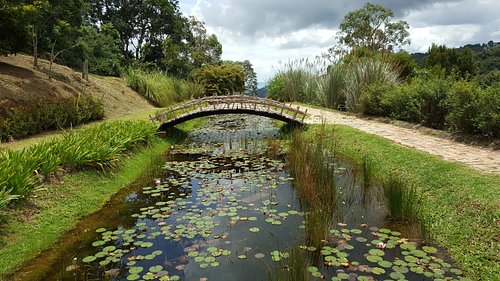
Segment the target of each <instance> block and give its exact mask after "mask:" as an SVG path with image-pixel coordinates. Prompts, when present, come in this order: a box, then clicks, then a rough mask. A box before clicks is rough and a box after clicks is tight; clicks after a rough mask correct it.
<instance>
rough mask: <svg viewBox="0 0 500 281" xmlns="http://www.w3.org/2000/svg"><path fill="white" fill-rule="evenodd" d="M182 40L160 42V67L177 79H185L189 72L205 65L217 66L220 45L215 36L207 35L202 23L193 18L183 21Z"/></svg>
mask: <svg viewBox="0 0 500 281" xmlns="http://www.w3.org/2000/svg"><path fill="white" fill-rule="evenodd" d="M182 36H184V40H178V39H177V37H167V38H166V39H165V40H164V41H163V42H162V52H163V59H162V65H161V66H162V67H163V68H164V69H165V70H166V71H167V72H168V73H170V74H173V75H175V76H177V77H187V76H188V75H189V74H190V73H191V71H193V70H194V69H197V68H200V67H202V66H203V65H206V64H219V63H220V61H221V59H220V56H221V54H222V45H221V44H220V42H219V40H218V39H217V36H215V35H213V34H212V35H208V33H207V31H206V29H205V27H204V26H203V22H201V21H199V20H197V19H196V18H194V17H189V18H187V19H185V21H184V27H183V34H182Z"/></svg>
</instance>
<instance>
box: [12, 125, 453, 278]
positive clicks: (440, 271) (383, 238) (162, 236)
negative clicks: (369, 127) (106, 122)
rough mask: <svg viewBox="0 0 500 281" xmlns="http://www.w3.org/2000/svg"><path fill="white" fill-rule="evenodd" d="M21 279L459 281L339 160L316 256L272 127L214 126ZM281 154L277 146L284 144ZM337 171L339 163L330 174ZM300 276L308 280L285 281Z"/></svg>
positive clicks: (437, 253)
mask: <svg viewBox="0 0 500 281" xmlns="http://www.w3.org/2000/svg"><path fill="white" fill-rule="evenodd" d="M207 122H208V124H207V125H206V126H204V127H203V128H200V129H198V130H196V131H195V132H193V133H192V134H191V137H190V140H189V141H187V142H186V144H185V145H183V146H178V147H174V148H172V149H171V150H169V152H168V153H167V154H166V155H165V157H166V158H165V160H163V161H160V162H157V163H156V167H155V168H152V170H151V171H150V173H148V174H146V175H144V177H142V178H141V179H140V180H138V181H137V182H135V183H133V184H131V186H130V187H129V188H128V189H125V190H124V191H123V192H121V193H119V194H118V195H117V196H116V197H115V198H114V199H113V200H112V201H111V202H110V204H108V205H107V206H106V207H105V209H103V210H102V211H101V212H99V213H97V214H94V215H92V216H91V217H89V218H86V219H84V220H82V222H81V223H80V225H79V226H78V227H77V229H75V230H74V231H72V232H71V233H70V234H68V236H67V237H65V238H64V239H62V240H61V242H60V243H59V244H58V245H57V246H56V247H55V249H54V250H51V251H48V252H46V253H43V254H42V255H40V257H39V258H37V259H36V260H34V261H33V262H32V263H31V264H29V265H27V266H26V267H25V268H24V269H23V270H22V271H20V272H18V273H17V274H16V275H15V276H13V279H14V280H68V281H69V280H163V281H164V280H218V281H225V280H249V281H250V280H314V279H327V280H438V279H445V278H447V279H450V280H451V279H456V280H459V279H460V278H461V277H460V275H461V271H460V270H459V269H456V268H454V267H453V263H452V262H451V261H450V260H449V259H448V258H447V257H446V255H445V252H444V251H443V250H442V249H439V248H438V247H436V246H434V245H426V244H422V243H420V242H421V239H420V234H419V231H416V229H418V227H417V226H416V225H414V224H413V225H412V224H400V225H398V224H394V223H391V222H390V221H388V220H387V211H386V209H385V206H384V202H383V198H381V195H380V192H378V191H377V188H376V187H371V188H370V189H366V188H365V187H364V186H363V184H362V182H361V178H362V177H360V175H359V173H358V172H357V170H356V169H355V168H354V167H352V166H350V165H349V164H348V162H344V161H340V160H338V159H333V158H332V159H330V160H329V161H331V162H333V161H335V165H334V167H335V168H334V169H333V170H332V174H331V175H329V177H332V178H333V179H334V181H335V188H336V191H335V192H336V193H337V197H336V199H335V200H336V203H335V206H336V208H335V213H334V214H333V216H331V218H330V219H331V220H332V222H331V223H332V224H331V225H332V227H331V229H330V231H329V235H328V236H327V237H324V239H323V240H321V243H320V244H318V245H309V244H308V242H306V241H308V240H307V239H306V237H307V236H308V235H307V231H308V228H307V227H306V225H307V223H306V221H305V220H306V219H307V214H306V213H305V209H304V204H303V203H302V201H301V199H300V198H299V197H298V195H297V192H296V190H295V184H296V181H295V179H294V178H292V177H291V176H290V172H289V170H288V169H289V168H288V165H287V159H286V157H285V155H284V154H282V153H276V151H274V153H270V152H272V150H276V144H277V142H276V141H273V140H272V138H275V137H277V136H278V135H279V131H278V129H277V128H276V127H275V126H274V125H273V121H271V120H268V119H266V118H261V117H248V116H240V115H235V116H232V115H230V116H229V117H219V118H211V119H209V121H207ZM278 146H279V144H278ZM332 164H333V163H332ZM297 264H298V265H299V266H301V267H302V271H304V276H305V277H302V279H298V278H299V277H298V276H292V277H290V275H289V274H288V275H287V274H282V273H283V272H285V273H287V272H288V273H289V272H294V271H293V270H294V268H292V267H294V266H297Z"/></svg>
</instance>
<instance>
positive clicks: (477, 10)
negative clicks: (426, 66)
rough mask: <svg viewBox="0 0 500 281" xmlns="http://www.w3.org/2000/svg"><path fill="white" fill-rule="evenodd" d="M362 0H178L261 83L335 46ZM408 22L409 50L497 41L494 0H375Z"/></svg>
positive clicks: (499, 25) (499, 21)
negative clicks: (286, 64)
mask: <svg viewBox="0 0 500 281" xmlns="http://www.w3.org/2000/svg"><path fill="white" fill-rule="evenodd" d="M365 2H366V1H364V0H308V1H303V0H300V1H299V0H253V1H249V0H218V1H209V0H181V1H180V7H181V9H182V11H183V12H184V13H185V14H189V15H194V16H196V17H197V18H199V19H200V20H202V21H204V22H205V24H206V27H207V30H208V31H209V32H210V33H214V34H216V35H217V37H218V39H219V41H220V42H221V43H222V46H223V55H222V57H223V59H225V60H245V59H248V60H250V61H251V62H252V64H253V66H254V69H255V70H256V72H257V76H258V78H259V81H260V82H265V81H267V80H268V79H270V78H271V77H272V75H273V74H274V69H273V67H274V68H276V67H278V66H279V61H288V60H289V59H298V58H314V57H315V56H317V55H321V53H322V52H325V51H327V50H328V48H329V47H331V46H334V45H335V35H336V29H337V28H338V26H339V24H340V22H341V21H342V19H343V17H344V16H345V14H346V13H347V12H349V11H352V10H355V9H358V8H360V7H362V6H363V5H364V4H365ZM371 2H372V3H375V4H381V5H383V6H386V7H388V8H390V9H392V10H393V11H394V13H395V17H396V18H397V19H403V20H406V21H408V23H409V25H410V37H411V40H412V45H411V46H409V47H407V48H406V49H407V50H409V51H410V52H425V51H427V49H428V48H429V47H430V46H431V44H432V43H437V44H446V45H447V46H450V47H451V46H461V45H465V44H475V43H486V42H488V41H489V40H493V41H500V17H498V16H497V12H498V11H499V10H500V1H498V0H437V1H436V0H420V1H405V0H375V1H371Z"/></svg>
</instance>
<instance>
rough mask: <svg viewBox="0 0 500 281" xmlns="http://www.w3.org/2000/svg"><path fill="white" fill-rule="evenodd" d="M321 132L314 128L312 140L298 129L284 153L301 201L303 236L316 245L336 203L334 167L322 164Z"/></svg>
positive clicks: (326, 226)
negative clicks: (304, 211)
mask: <svg viewBox="0 0 500 281" xmlns="http://www.w3.org/2000/svg"><path fill="white" fill-rule="evenodd" d="M326 137H327V134H326V133H325V131H321V130H319V131H318V134H316V136H315V139H316V141H315V142H314V143H311V142H310V141H309V140H308V139H306V138H305V137H304V136H303V135H302V134H301V132H300V131H295V132H293V133H292V137H291V142H290V148H289V153H288V163H289V167H290V172H291V174H292V176H293V177H294V178H295V187H296V190H297V192H298V197H299V199H300V201H301V202H302V203H303V204H304V207H305V210H306V215H305V221H306V228H307V239H308V243H309V244H310V245H319V243H320V242H321V240H323V239H325V237H326V236H327V234H328V231H329V229H330V227H331V223H332V219H333V214H334V211H335V205H336V185H335V179H336V177H335V173H334V166H332V165H328V164H327V163H328V161H326V163H325V149H324V147H323V144H324V143H325V141H326Z"/></svg>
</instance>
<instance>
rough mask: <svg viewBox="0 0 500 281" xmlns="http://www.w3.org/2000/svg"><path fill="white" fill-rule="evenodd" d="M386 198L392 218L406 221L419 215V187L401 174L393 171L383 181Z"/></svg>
mask: <svg viewBox="0 0 500 281" xmlns="http://www.w3.org/2000/svg"><path fill="white" fill-rule="evenodd" d="M382 188H383V190H384V198H385V203H386V206H387V210H388V211H389V216H390V217H391V218H392V219H395V220H400V221H406V220H413V219H416V218H418V216H419V212H420V210H419V204H420V202H419V198H418V193H417V188H416V186H415V185H414V184H410V183H409V181H408V180H406V179H405V178H404V177H403V176H402V175H401V174H396V173H392V174H390V175H389V176H387V177H386V178H385V179H384V181H383V183H382Z"/></svg>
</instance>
